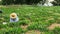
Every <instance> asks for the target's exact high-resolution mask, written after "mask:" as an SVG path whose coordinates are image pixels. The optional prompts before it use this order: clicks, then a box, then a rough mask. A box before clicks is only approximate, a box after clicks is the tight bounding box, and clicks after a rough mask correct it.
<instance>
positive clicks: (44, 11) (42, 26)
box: [0, 5, 60, 34]
mask: <svg viewBox="0 0 60 34" xmlns="http://www.w3.org/2000/svg"><path fill="white" fill-rule="evenodd" d="M0 9H1V10H3V13H2V14H0V15H2V16H0V33H1V34H16V33H17V34H23V33H26V32H27V31H29V30H39V31H41V32H44V33H46V34H55V33H57V31H56V30H58V34H59V31H60V29H59V28H56V29H54V30H51V31H50V30H49V29H48V27H49V26H50V25H51V24H53V23H60V22H59V21H60V19H59V18H60V7H59V6H54V7H44V6H43V7H38V6H26V5H22V6H21V5H19V6H3V7H1V8H0ZM13 12H15V13H17V14H18V17H19V22H16V23H10V21H9V19H10V17H9V15H10V14H11V13H13ZM3 22H6V23H7V24H3ZM21 25H23V26H27V28H26V29H23V28H21Z"/></svg>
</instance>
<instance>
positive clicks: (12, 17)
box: [10, 13, 19, 22]
mask: <svg viewBox="0 0 60 34" xmlns="http://www.w3.org/2000/svg"><path fill="white" fill-rule="evenodd" d="M18 21H19V18H18V16H17V14H16V13H11V14H10V22H18Z"/></svg>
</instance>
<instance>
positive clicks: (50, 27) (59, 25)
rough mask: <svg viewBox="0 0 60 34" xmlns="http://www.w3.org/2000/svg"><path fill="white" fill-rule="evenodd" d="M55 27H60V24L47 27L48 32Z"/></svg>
mask: <svg viewBox="0 0 60 34" xmlns="http://www.w3.org/2000/svg"><path fill="white" fill-rule="evenodd" d="M55 27H60V24H57V23H54V24H52V25H50V26H49V27H48V29H49V30H53V29H54V28H55Z"/></svg>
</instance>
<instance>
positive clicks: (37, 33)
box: [25, 30, 41, 34]
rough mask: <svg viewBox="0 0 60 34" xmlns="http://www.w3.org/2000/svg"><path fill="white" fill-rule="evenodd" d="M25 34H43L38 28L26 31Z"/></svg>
mask: <svg viewBox="0 0 60 34" xmlns="http://www.w3.org/2000/svg"><path fill="white" fill-rule="evenodd" d="M25 34H41V32H40V31H38V30H31V31H28V32H26V33H25Z"/></svg>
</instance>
